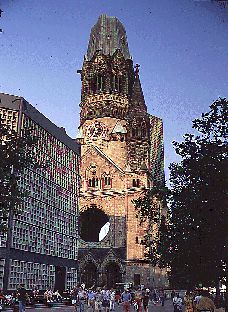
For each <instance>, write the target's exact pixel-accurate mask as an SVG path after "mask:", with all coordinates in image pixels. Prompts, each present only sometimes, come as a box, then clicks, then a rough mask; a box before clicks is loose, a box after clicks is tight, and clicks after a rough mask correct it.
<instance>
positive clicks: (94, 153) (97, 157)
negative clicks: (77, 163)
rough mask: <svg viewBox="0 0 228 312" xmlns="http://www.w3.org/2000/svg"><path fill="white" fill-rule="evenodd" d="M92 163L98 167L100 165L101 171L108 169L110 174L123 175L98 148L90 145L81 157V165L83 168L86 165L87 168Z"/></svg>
mask: <svg viewBox="0 0 228 312" xmlns="http://www.w3.org/2000/svg"><path fill="white" fill-rule="evenodd" d="M92 163H94V164H96V165H97V166H98V167H101V165H99V164H102V169H108V170H110V171H112V172H116V173H118V174H120V175H121V176H123V175H125V172H124V171H123V170H122V169H121V168H120V167H119V166H118V165H117V164H116V163H115V162H114V161H113V160H112V159H110V158H109V157H108V156H107V155H106V154H105V153H104V152H103V151H102V150H100V149H99V147H97V146H95V145H92V144H91V145H90V147H89V148H88V149H87V150H86V152H85V153H84V154H83V155H82V164H83V166H84V165H86V167H88V166H89V165H90V164H92ZM102 171H104V170H102Z"/></svg>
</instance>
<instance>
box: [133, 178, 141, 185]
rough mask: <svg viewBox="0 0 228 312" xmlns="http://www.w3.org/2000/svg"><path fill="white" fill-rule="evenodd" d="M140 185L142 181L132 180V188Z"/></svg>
mask: <svg viewBox="0 0 228 312" xmlns="http://www.w3.org/2000/svg"><path fill="white" fill-rule="evenodd" d="M139 185H140V180H139V179H133V180H132V186H133V187H139Z"/></svg>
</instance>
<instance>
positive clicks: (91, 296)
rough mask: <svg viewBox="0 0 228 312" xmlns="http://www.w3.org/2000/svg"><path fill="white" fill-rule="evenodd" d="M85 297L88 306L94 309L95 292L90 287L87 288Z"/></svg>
mask: <svg viewBox="0 0 228 312" xmlns="http://www.w3.org/2000/svg"><path fill="white" fill-rule="evenodd" d="M87 297H88V307H91V308H92V310H93V311H94V309H95V292H94V291H93V290H92V289H89V290H88V293H87Z"/></svg>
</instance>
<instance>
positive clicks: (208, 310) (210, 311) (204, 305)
mask: <svg viewBox="0 0 228 312" xmlns="http://www.w3.org/2000/svg"><path fill="white" fill-rule="evenodd" d="M215 309H216V308H215V305H214V302H213V301H212V300H211V299H210V298H209V293H208V292H207V291H206V290H202V291H201V298H200V300H199V302H198V303H197V304H196V311H204V312H214V310H215Z"/></svg>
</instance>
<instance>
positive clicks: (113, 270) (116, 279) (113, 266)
mask: <svg viewBox="0 0 228 312" xmlns="http://www.w3.org/2000/svg"><path fill="white" fill-rule="evenodd" d="M106 281H107V283H106V284H107V287H108V289H110V288H112V287H113V288H115V285H116V283H120V282H121V281H122V277H121V272H120V267H119V265H118V264H117V263H115V262H111V263H109V264H108V265H107V266H106Z"/></svg>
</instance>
